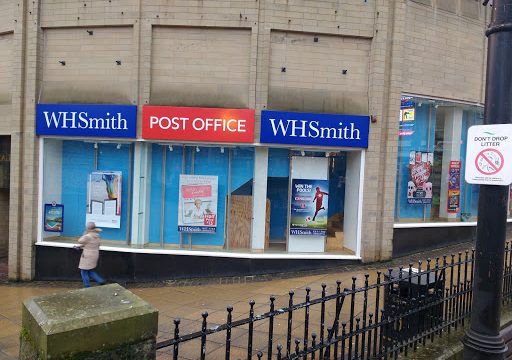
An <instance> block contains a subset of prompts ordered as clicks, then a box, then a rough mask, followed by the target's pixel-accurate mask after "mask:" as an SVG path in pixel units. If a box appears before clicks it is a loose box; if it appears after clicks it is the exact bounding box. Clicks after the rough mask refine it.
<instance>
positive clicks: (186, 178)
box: [178, 175, 219, 233]
mask: <svg viewBox="0 0 512 360" xmlns="http://www.w3.org/2000/svg"><path fill="white" fill-rule="evenodd" d="M218 183H219V180H218V177H217V176H205V175H180V195H179V196H180V198H179V204H178V231H179V232H185V233H215V232H216V231H217V197H218Z"/></svg>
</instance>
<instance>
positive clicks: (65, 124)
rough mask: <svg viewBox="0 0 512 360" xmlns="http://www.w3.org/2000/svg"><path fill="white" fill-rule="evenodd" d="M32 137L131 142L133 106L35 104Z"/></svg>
mask: <svg viewBox="0 0 512 360" xmlns="http://www.w3.org/2000/svg"><path fill="white" fill-rule="evenodd" d="M36 134H37V135H55V136H84V137H92V136H93V137H106V138H135V137H136V136H137V106H133V105H88V104H38V105H37V110H36Z"/></svg>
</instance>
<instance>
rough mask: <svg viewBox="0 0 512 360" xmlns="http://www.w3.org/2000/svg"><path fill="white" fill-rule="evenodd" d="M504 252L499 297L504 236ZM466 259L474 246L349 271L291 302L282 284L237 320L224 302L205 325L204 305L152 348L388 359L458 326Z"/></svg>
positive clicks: (509, 276) (468, 269) (465, 293)
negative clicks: (262, 305)
mask: <svg viewBox="0 0 512 360" xmlns="http://www.w3.org/2000/svg"><path fill="white" fill-rule="evenodd" d="M505 253H506V255H505V273H504V286H503V301H504V302H505V301H510V299H511V298H512V245H511V244H510V243H508V242H507V244H506V246H505ZM473 263H474V250H471V251H469V250H468V251H465V252H464V253H462V252H460V253H458V254H457V255H455V254H452V255H449V256H443V257H441V258H436V259H433V260H431V259H427V261H426V262H421V261H419V262H418V263H417V266H416V267H414V265H413V264H409V265H408V266H407V267H399V268H397V269H388V270H387V271H385V272H380V271H378V272H376V274H375V275H374V276H373V277H371V276H370V274H365V275H364V279H357V278H356V277H353V278H352V279H351V281H350V282H349V286H348V287H342V282H341V281H337V282H336V286H335V288H333V289H332V291H331V292H332V293H328V290H327V285H326V284H322V285H321V289H319V291H318V292H314V291H312V290H311V289H310V288H306V289H305V291H304V290H303V291H304V294H303V296H304V298H303V299H304V300H303V301H301V302H298V303H297V302H296V299H297V297H298V296H300V294H295V293H294V291H290V292H289V296H288V297H287V298H286V299H279V300H280V301H281V302H282V301H283V300H284V303H279V300H278V299H276V298H275V297H274V296H271V297H270V299H269V303H268V311H266V312H264V313H262V314H259V315H256V313H255V305H256V304H255V302H254V301H250V302H249V313H248V316H243V317H242V318H240V319H236V318H235V317H236V316H235V313H234V309H233V307H232V306H228V307H227V314H226V322H225V323H223V324H210V323H209V322H208V313H206V312H205V313H203V314H202V317H203V319H202V327H201V330H200V331H196V332H192V333H187V334H182V333H181V332H180V320H179V319H176V320H174V337H173V338H171V339H169V340H166V341H162V342H159V343H157V349H163V348H169V351H170V352H171V353H172V356H173V359H179V358H181V357H182V356H183V357H185V358H189V359H191V358H199V359H206V358H208V357H209V355H210V354H212V357H213V358H216V359H217V358H223V359H253V358H254V359H256V358H257V359H290V360H291V359H304V360H306V359H343V360H345V359H346V360H353V359H388V358H390V359H391V358H396V357H397V356H398V354H400V353H402V354H404V355H407V354H408V352H410V351H415V350H416V349H417V347H418V345H425V343H426V342H427V341H434V339H435V338H436V337H442V336H443V335H444V334H447V333H450V332H451V331H454V330H457V329H458V328H460V327H461V326H464V324H465V322H466V321H467V319H466V318H467V317H468V316H469V314H470V312H471V297H472V288H473ZM238 316H239V317H240V315H238ZM255 328H257V330H255ZM285 329H286V330H285ZM184 345H186V346H184Z"/></svg>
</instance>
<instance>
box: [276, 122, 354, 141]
mask: <svg viewBox="0 0 512 360" xmlns="http://www.w3.org/2000/svg"><path fill="white" fill-rule="evenodd" d="M269 120H270V123H271V125H272V131H273V133H274V136H277V134H278V133H281V135H282V136H291V137H297V136H298V137H301V138H305V137H307V138H320V139H350V140H354V139H357V140H360V139H361V132H360V131H359V130H358V129H356V128H355V126H354V124H353V123H351V124H350V125H343V123H342V122H340V123H338V126H337V127H322V126H321V125H320V122H319V121H307V120H291V119H289V120H282V119H279V120H277V119H269Z"/></svg>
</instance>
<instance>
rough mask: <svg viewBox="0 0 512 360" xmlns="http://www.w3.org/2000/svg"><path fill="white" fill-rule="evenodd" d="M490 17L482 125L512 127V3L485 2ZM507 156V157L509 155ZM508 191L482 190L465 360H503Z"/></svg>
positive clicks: (505, 0)
mask: <svg viewBox="0 0 512 360" xmlns="http://www.w3.org/2000/svg"><path fill="white" fill-rule="evenodd" d="M483 4H484V5H488V4H489V5H491V9H492V10H491V11H492V18H491V24H490V25H489V28H488V30H487V31H486V35H487V37H488V53H487V83H486V92H485V116H484V124H485V125H490V124H506V123H511V122H512V0H494V1H489V0H486V1H484V3H483ZM509 156H510V154H509ZM507 202H508V186H496V185H481V186H480V197H479V201H478V225H477V240H476V249H475V250H476V251H475V264H474V266H475V270H474V288H473V301H472V312H471V327H470V329H469V331H467V332H466V336H465V337H464V339H463V343H464V359H465V360H469V359H471V360H473V359H475V360H476V359H486V360H490V359H493V360H494V359H503V357H504V353H505V352H506V350H507V346H506V345H505V343H504V342H503V338H502V337H501V336H500V312H501V294H502V290H503V259H504V246H505V233H506V224H507Z"/></svg>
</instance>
